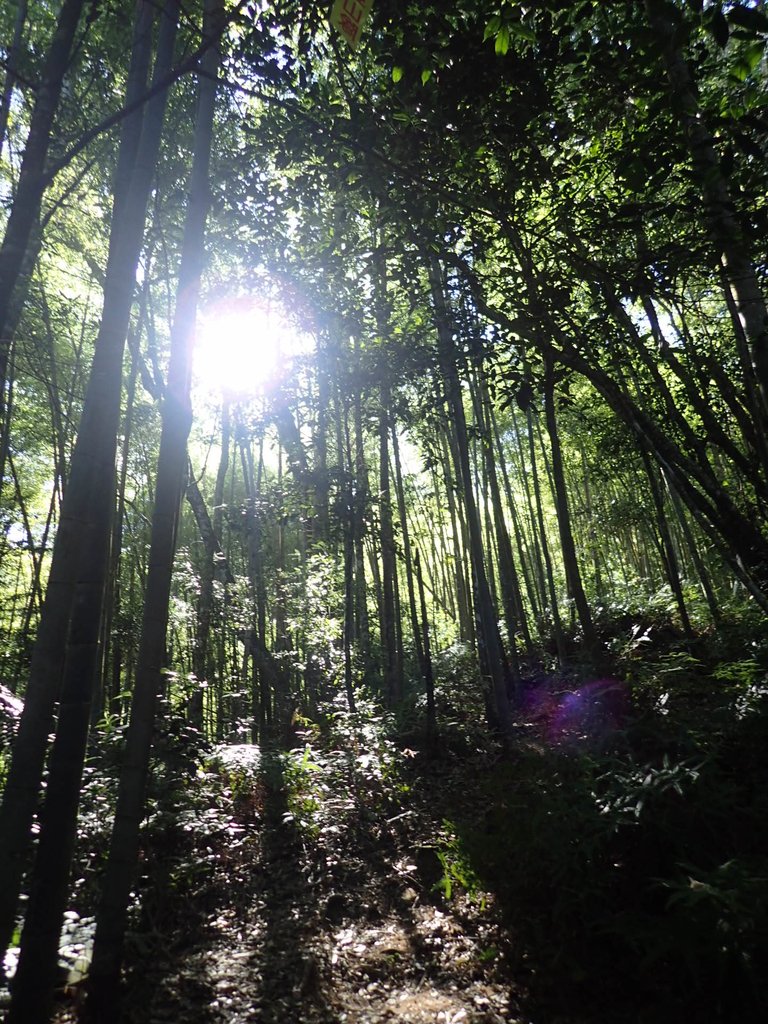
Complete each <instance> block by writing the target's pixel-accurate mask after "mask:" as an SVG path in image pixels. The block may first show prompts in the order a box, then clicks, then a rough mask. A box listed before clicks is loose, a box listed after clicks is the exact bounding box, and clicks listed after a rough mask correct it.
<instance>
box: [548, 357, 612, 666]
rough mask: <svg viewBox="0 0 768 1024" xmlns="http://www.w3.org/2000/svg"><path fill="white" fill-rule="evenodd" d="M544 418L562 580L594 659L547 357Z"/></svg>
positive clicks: (593, 639)
mask: <svg viewBox="0 0 768 1024" xmlns="http://www.w3.org/2000/svg"><path fill="white" fill-rule="evenodd" d="M544 415H545V418H546V421H547V433H548V434H549V443H550V449H551V453H552V478H553V484H554V498H555V503H556V507H557V525H558V529H559V532H560V547H561V550H562V555H563V564H564V566H565V578H566V580H567V581H568V590H569V591H570V595H571V598H572V599H573V602H574V604H575V606H576V614H577V615H578V617H579V624H580V625H581V631H582V635H583V637H584V645H585V647H586V649H587V650H588V651H589V652H590V654H591V655H592V657H594V658H597V657H598V656H599V648H600V644H599V642H598V639H597V634H596V633H595V627H594V625H593V623H592V613H591V612H590V609H589V603H588V602H587V595H586V594H585V593H584V586H583V584H582V581H581V570H580V569H579V561H578V558H577V557H576V544H575V542H574V539H573V530H572V528H571V512H570V505H569V501H568V491H567V488H566V485H565V472H564V469H563V456H562V450H561V448H560V432H559V430H558V427H557V413H556V411H555V381H554V373H553V362H552V359H551V357H550V358H548V359H547V370H546V380H545V382H544Z"/></svg>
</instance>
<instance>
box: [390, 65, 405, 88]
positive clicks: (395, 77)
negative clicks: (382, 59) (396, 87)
mask: <svg viewBox="0 0 768 1024" xmlns="http://www.w3.org/2000/svg"><path fill="white" fill-rule="evenodd" d="M402 77H403V69H402V68H401V67H397V65H396V66H395V67H393V68H392V81H393V82H394V83H395V84H397V83H398V82H399V81H400V79H401V78H402Z"/></svg>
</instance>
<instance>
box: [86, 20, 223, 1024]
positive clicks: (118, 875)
mask: <svg viewBox="0 0 768 1024" xmlns="http://www.w3.org/2000/svg"><path fill="white" fill-rule="evenodd" d="M222 20H223V0H207V3H206V8H205V18H204V24H203V35H204V37H205V38H207V39H216V38H218V36H219V33H220V28H221V22H222ZM218 67H219V50H218V48H217V47H216V46H211V47H209V48H208V50H207V51H206V53H205V56H204V57H203V59H202V67H201V74H200V78H199V84H198V101H197V114H196V119H195V132H194V151H193V162H192V170H191V174H190V184H189V200H188V204H187V213H186V220H185V224H184V237H183V240H182V248H181V266H180V269H179V282H178V291H177V296H176V310H175V315H174V320H173V326H172V328H171V354H170V363H169V367H168V383H167V386H166V389H165V394H164V399H163V409H162V431H161V436H160V452H159V456H158V463H157V491H156V496H155V507H154V512H153V516H152V538H151V544H150V555H149V571H148V575H147V589H146V594H145V598H144V613H143V616H142V635H141V646H140V648H139V658H138V666H137V674H136V685H135V687H134V691H133V701H132V706H131V720H130V725H129V729H128V734H127V737H126V746H125V753H124V756H123V764H122V769H121V772H120V785H119V790H118V797H117V807H116V810H115V822H114V826H113V831H112V837H111V841H110V849H109V857H108V860H107V867H106V872H105V876H104V883H103V889H102V899H101V904H100V907H99V912H98V916H97V925H96V936H95V940H94V951H93V963H92V966H91V972H90V996H91V999H92V1001H93V1002H92V1005H93V1006H94V1007H95V1009H96V1013H97V1014H98V1015H100V1016H101V1017H102V1018H103V1017H105V1016H106V1014H107V1013H111V1012H112V1010H113V1007H114V1000H115V997H116V990H117V983H118V980H119V974H120V965H121V961H122V947H123V938H124V934H125V927H126V922H127V913H128V904H129V900H130V891H131V886H132V885H133V880H134V874H135V871H136V865H137V863H138V854H139V831H140V825H141V819H142V817H143V814H144V803H145V798H146V796H145V794H146V784H147V776H148V772H149V756H150V750H151V743H152V733H153V727H154V720H155V713H156V706H157V700H158V697H159V695H160V693H161V692H162V689H163V666H164V664H165V658H166V633H167V626H168V614H169V612H168V609H169V602H170V593H171V578H172V575H173V560H174V553H175V550H176V531H177V524H178V518H179V508H180V504H181V498H182V494H183V485H184V476H185V471H186V465H187V437H188V435H189V430H190V427H191V424H192V408H191V405H190V380H191V373H192V345H193V342H194V332H195V319H196V315H197V302H198V294H199V289H200V277H201V274H202V270H203V259H204V239H205V222H206V218H207V215H208V206H209V202H210V188H209V181H208V177H209V166H210V157H211V144H212V138H213V115H214V106H215V99H216V75H217V72H218Z"/></svg>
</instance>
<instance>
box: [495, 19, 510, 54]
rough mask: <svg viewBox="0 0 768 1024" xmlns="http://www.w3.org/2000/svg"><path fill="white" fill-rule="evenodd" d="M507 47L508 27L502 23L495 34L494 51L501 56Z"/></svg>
mask: <svg viewBox="0 0 768 1024" xmlns="http://www.w3.org/2000/svg"><path fill="white" fill-rule="evenodd" d="M508 49H509V29H508V28H507V26H506V25H502V26H501V28H500V29H499V34H498V35H497V36H496V53H497V54H498V55H499V56H500V57H503V56H504V54H505V53H506V52H507V50H508Z"/></svg>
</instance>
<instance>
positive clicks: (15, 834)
mask: <svg viewBox="0 0 768 1024" xmlns="http://www.w3.org/2000/svg"><path fill="white" fill-rule="evenodd" d="M152 17H153V12H152V6H151V4H150V3H149V2H142V3H141V5H140V7H139V9H138V12H137V18H136V22H135V28H134V41H133V50H132V61H131V70H130V75H129V80H128V87H127V97H131V96H135V95H138V94H139V93H140V92H141V91H142V90H143V89H144V87H145V82H146V74H147V69H148V65H149V60H150V56H151V54H150V50H149V39H150V32H151V23H152ZM170 20H171V19H166V21H170ZM166 35H167V33H166ZM170 43H171V45H170V46H168V45H166V47H165V53H163V54H162V58H161V54H160V51H159V50H158V65H157V67H158V70H160V69H161V64H162V60H163V59H167V60H168V62H169V63H170V59H171V55H172V43H173V40H172V39H171V40H170ZM163 110H164V97H160V96H158V98H157V100H156V102H155V103H153V104H151V105H150V106H149V107H148V108H147V111H146V114H145V122H146V123H145V131H144V137H143V140H142V147H141V151H140V155H139V158H138V159H137V147H138V143H139V135H140V133H141V128H142V118H141V115H140V114H138V113H137V114H136V115H134V116H133V117H130V118H127V119H126V121H125V124H124V130H123V139H122V141H121V145H120V152H119V155H118V166H117V172H116V175H115V206H114V212H113V223H112V231H111V235H110V253H109V257H108V265H107V275H106V286H105V295H104V309H103V312H102V321H101V327H100V330H99V335H98V337H97V339H96V347H95V351H94V361H93V366H92V369H91V375H90V379H89V383H88V388H87V391H86V397H85V403H84V407H83V415H82V418H81V424H80V431H79V434H78V439H77V443H76V446H75V451H74V453H73V456H72V464H71V467H70V484H69V487H68V488H67V492H66V494H65V496H64V501H63V504H62V510H61V516H60V523H59V528H58V530H57V533H56V539H55V542H54V548H53V555H52V560H51V568H50V573H49V577H48V586H47V590H46V596H45V604H44V608H43V614H42V616H41V621H40V625H39V628H38V634H37V640H36V643H35V648H34V651H33V657H32V664H31V666H30V678H29V684H28V687H27V694H26V700H25V705H24V712H23V713H22V716H21V720H20V723H19V731H18V734H17V737H16V741H15V743H14V748H13V758H12V761H11V766H10V770H9V774H8V779H7V782H6V787H5V791H4V794H3V804H2V808H0V950H4V949H5V948H6V946H7V943H8V941H9V939H10V936H11V934H12V931H13V927H14V915H15V908H16V901H17V898H18V891H19V885H20V880H21V875H22V871H23V865H24V858H25V853H26V850H27V846H28V842H29V835H30V826H31V822H32V817H33V814H34V811H35V807H36V803H37V798H38V793H39V790H40V780H41V777H42V771H43V761H44V758H45V752H46V748H47V740H48V735H49V733H50V732H51V730H52V727H53V708H54V702H55V700H56V698H57V695H58V690H59V684H60V682H61V680H62V674H63V673H64V674H67V675H68V676H69V678H70V679H71V680H72V683H73V687H74V690H73V692H72V694H71V699H70V700H69V705H70V709H71V711H72V712H73V713H74V717H75V719H76V720H77V721H78V722H79V721H80V720H81V718H82V709H83V707H84V706H87V705H88V703H89V700H90V687H91V685H92V670H90V673H91V674H90V675H86V673H85V671H84V670H85V666H81V665H80V664H79V663H78V662H79V659H78V657H77V652H76V649H75V647H76V645H77V644H78V642H79V643H83V635H82V634H83V629H85V631H86V632H87V633H88V634H89V635H93V633H94V631H95V636H96V638H98V635H99V630H100V623H101V599H100V595H101V593H102V592H103V586H104V575H105V572H106V564H107V557H106V556H107V551H108V546H109V536H110V528H111V513H112V504H113V497H114V494H113V484H114V464H115V447H116V436H117V428H118V424H119V417H120V386H121V382H122V373H121V369H122V353H123V344H124V340H125V335H126V331H127V326H128V320H129V317H130V308H131V302H132V298H133V282H134V279H135V270H136V264H137V261H138V254H139V248H140V245H141V238H142V234H143V224H144V217H145V209H146V201H147V196H148V192H149V184H150V180H151V174H152V170H153V168H154V164H155V154H156V152H157V146H158V144H159V137H160V130H161V126H162V120H163ZM134 165H135V167H136V173H135V174H134ZM139 168H141V171H142V173H139ZM76 581H80V582H81V588H80V591H81V593H82V595H83V596H82V598H81V599H79V601H78V603H75V582H76ZM86 594H87V595H88V600H86ZM91 601H94V602H95V603H96V605H97V607H96V609H95V611H94V610H93V609H92V608H91V607H90V603H91ZM73 609H75V610H76V612H77V615H78V620H79V622H81V623H82V624H83V626H82V627H78V629H77V630H75V629H74V626H73V628H72V629H70V619H71V616H72V613H73ZM68 632H69V634H70V638H71V642H70V646H71V649H72V659H71V662H70V664H69V665H66V666H65V650H66V648H67V636H68ZM88 646H89V647H91V651H90V655H91V657H92V656H93V653H94V651H93V649H92V648H93V645H88ZM78 680H80V682H79V683H78ZM82 685H86V686H87V688H88V696H86V695H84V694H83V693H82V692H80V688H81V686H82ZM62 714H63V715H64V719H66V718H67V714H66V713H64V709H63V708H62ZM63 724H64V723H63V721H62V716H61V715H60V718H59V727H61V726H62V725H63ZM57 731H58V730H57ZM76 731H77V732H78V733H79V736H78V738H77V743H79V744H80V745H81V746H82V745H83V744H84V741H85V737H84V735H83V729H82V727H81V726H80V725H78V726H77V727H76ZM86 731H87V726H86ZM63 734H64V733H62V735H63ZM68 759H69V758H68V757H67V760H68ZM76 761H77V757H75V762H76ZM69 782H70V783H72V784H76V786H77V788H79V770H78V769H77V767H76V765H75V763H73V768H72V772H71V774H70V779H69ZM46 804H47V805H50V806H51V807H52V806H54V804H53V802H52V798H51V790H50V788H49V790H48V793H47V800H46ZM61 809H62V810H63V809H64V804H63V803H62V804H61ZM48 832H49V834H50V832H51V829H50V828H49V829H48ZM53 832H54V834H55V828H54V829H53ZM49 841H50V842H52V843H54V846H55V845H57V843H58V840H56V841H54V839H53V837H52V838H51V839H50V840H49ZM43 902H45V900H44V901H43ZM57 938H58V936H57V934H56V935H48V936H47V937H46V946H47V947H50V946H52V947H55V944H56V941H57ZM40 952H41V957H42V960H41V962H43V963H46V965H47V966H48V967H51V964H50V952H49V951H47V950H46V951H45V952H44V951H43V945H42V941H41V944H40ZM52 969H55V950H54V956H53V964H52ZM35 971H36V968H35V967H34V966H31V971H30V973H29V974H28V984H29V985H30V986H33V987H35V988H37V989H38V990H39V991H40V993H42V992H43V991H44V990H45V989H46V988H47V986H48V984H49V981H48V980H47V979H45V978H43V977H40V979H37V977H36V974H35ZM46 998H47V996H46ZM13 1012H14V1014H16V1015H17V1018H18V1019H19V1020H20V1021H21V1019H22V1018H21V1017H18V1014H17V1011H13ZM35 1012H37V1011H35Z"/></svg>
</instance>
